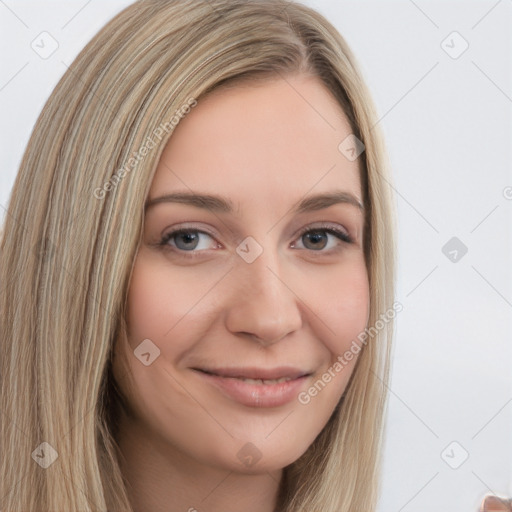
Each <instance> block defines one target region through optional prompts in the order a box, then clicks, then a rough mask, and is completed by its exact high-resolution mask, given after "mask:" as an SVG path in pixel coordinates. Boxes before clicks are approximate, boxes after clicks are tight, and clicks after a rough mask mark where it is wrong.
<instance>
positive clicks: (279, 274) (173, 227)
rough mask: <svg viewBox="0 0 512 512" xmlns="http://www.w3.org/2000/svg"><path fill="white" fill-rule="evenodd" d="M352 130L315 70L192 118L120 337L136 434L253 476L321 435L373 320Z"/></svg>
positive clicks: (213, 102)
mask: <svg viewBox="0 0 512 512" xmlns="http://www.w3.org/2000/svg"><path fill="white" fill-rule="evenodd" d="M350 133H351V130H350V126H349V123H348V121H347V119H346V117H345V115H344V114H343V112H342V111H341V109H340V107H339V106H338V104H337V103H336V101H335V99H334V98H333V97H332V96H331V95H330V93H329V91H328V90H327V89H326V88H325V87H324V86H323V84H322V83H321V82H320V81H319V80H318V79H317V78H312V77H306V76H302V75H298V76H293V77H287V78H286V80H285V79H278V80H275V81H273V82H265V83H264V84H261V83H260V84H258V85H254V86H253V85H251V86H243V87H242V86H240V87H236V88H234V89H232V90H221V89H219V90H217V91H215V92H214V93H213V94H212V95H210V96H209V97H206V98H204V99H200V100H199V102H198V104H197V106H195V107H194V108H192V109H191V111H190V113H188V114H187V115H186V116H185V117H184V118H183V119H182V120H181V121H180V123H179V125H178V126H177V127H176V128H175V131H174V133H173V135H172V137H171V139H170V142H169V143H168V145H167V147H166V148H165V151H164V153H163V154H162V157H161V160H160V164H159V166H158V169H157V172H156V175H155V178H154V181H153V183H152V186H151V190H150V193H149V197H148V207H147V210H146V215H145V225H144V235H143V241H142V244H141V247H140V250H139V252H138V255H137V258H136V262H135V266H134V270H133V275H132V279H131V282H130V288H129V297H128V317H127V322H128V339H127V340H125V339H119V340H118V342H117V344H116V352H117V353H119V351H124V353H125V355H126V356H127V357H128V361H129V368H128V369H126V368H121V367H120V364H121V363H120V362H119V361H120V359H119V357H115V358H114V372H115V373H114V374H115V376H116V380H117V382H118V385H119V387H120V388H121V390H122V393H123V394H124V395H125V396H126V399H127V401H128V404H129V409H130V416H129V419H128V421H127V423H125V424H124V428H127V429H130V428H134V429H135V428H136V429H137V431H138V432H139V435H147V436H148V437H150V438H151V442H154V443H158V445H159V447H160V449H161V451H162V453H167V454H169V456H170V457H172V456H173V455H172V454H180V456H181V457H188V458H189V460H194V461H195V462H199V463H201V464H205V465H208V466H214V467H221V468H225V469H228V470H230V471H238V472H249V473H251V472H252V473H254V472H264V471H268V470H276V469H279V468H283V467H284V466H286V465H288V464H290V463H291V462H293V461H295V460H296V459H297V458H298V457H300V456H301V455H302V454H303V453H304V452H305V451H306V449H307V448H308V446H309V445H310V444H311V443H312V442H313V440H314V439H315V437H316V436H317V435H318V434H319V433H320V431H321V430H322V428H323V427H324V426H325V424H326V422H327V421H328V419H329V417H330V416H331V414H332V412H333V410H334V408H335V406H336V404H337V403H338V401H339V400H340V397H341V396H342V394H343V392H344V390H345V388H346V386H347V383H348V381H349V377H350V375H351V373H352V371H353V368H354V366H355V363H356V360H357V357H358V354H357V353H354V352H355V351H353V352H352V358H351V359H350V360H348V358H347V357H344V354H345V352H346V351H347V350H349V348H350V347H351V346H353V345H351V344H352V342H353V340H356V338H357V335H358V334H359V333H360V332H361V331H363V330H364V328H365V327H366V322H367V320H368V314H369V285H368V276H367V269H366V266H365V258H364V252H363V226H364V213H363V211H362V207H360V206H358V205H359V204H360V203H362V191H361V183H360V177H359V164H358V162H359V159H356V160H354V159H353V158H351V159H349V158H347V157H345V156H344V154H343V153H342V151H341V150H340V149H339V148H338V146H339V145H340V143H341V142H342V141H344V139H345V138H346V137H347V136H348V135H349V134H350ZM127 179H129V178H127ZM178 194H179V196H178ZM193 195H194V197H193ZM196 195H197V196H199V195H201V196H212V197H208V198H206V199H204V200H203V201H201V200H199V199H197V198H195V196H196ZM317 195H318V196H321V195H326V197H325V198H324V199H322V198H320V197H318V198H315V197H316V196H317ZM314 198H315V199H314ZM333 198H334V199H333ZM301 203H304V204H303V205H302V207H299V205H300V204H301ZM177 230H184V231H183V232H181V234H179V233H178V234H176V231H177ZM330 230H333V231H330ZM341 360H343V363H341ZM340 367H341V368H340ZM126 370H127V371H128V373H129V374H130V378H131V380H132V381H133V383H134V386H133V388H132V387H129V386H128V381H127V379H126V375H125V372H126ZM260 379H262V380H260ZM276 379H280V380H279V381H278V382H276ZM140 433H142V434H140Z"/></svg>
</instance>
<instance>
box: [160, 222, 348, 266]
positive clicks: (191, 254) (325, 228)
mask: <svg viewBox="0 0 512 512" xmlns="http://www.w3.org/2000/svg"><path fill="white" fill-rule="evenodd" d="M310 232H311V233H316V232H325V233H330V234H331V235H333V236H335V237H336V238H338V239H339V240H341V241H342V242H345V243H347V244H352V243H354V240H353V239H352V237H351V236H350V235H349V234H347V233H346V232H345V231H342V230H341V229H338V228H335V227H333V226H331V225H325V224H324V225H319V226H316V227H314V228H309V227H308V228H304V229H303V230H301V231H300V233H299V234H298V236H297V238H301V237H302V236H304V235H305V234H307V233H310ZM183 233H202V234H205V235H208V236H210V237H212V238H213V235H211V234H210V233H208V232H207V231H202V230H200V229H193V228H179V229H176V230H174V231H170V232H169V233H167V234H165V235H164V236H163V237H162V239H161V240H160V242H159V243H158V246H159V247H161V248H162V249H165V250H170V251H173V252H178V253H181V254H183V255H184V256H185V257H186V258H195V257H198V256H199V254H200V253H201V252H203V251H184V250H182V249H178V248H176V247H173V246H171V245H168V242H169V240H171V239H172V238H173V237H175V236H177V235H180V234H183ZM306 250H307V249H306ZM333 250H336V249H330V250H329V251H323V250H319V251H313V250H311V252H318V253H325V254H329V253H330V252H332V251H333Z"/></svg>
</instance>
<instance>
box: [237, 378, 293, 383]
mask: <svg viewBox="0 0 512 512" xmlns="http://www.w3.org/2000/svg"><path fill="white" fill-rule="evenodd" d="M238 379H239V380H243V381H244V382H247V383H248V384H277V383H279V382H286V381H289V380H292V379H291V378H290V377H281V378H280V379H244V378H242V377H238Z"/></svg>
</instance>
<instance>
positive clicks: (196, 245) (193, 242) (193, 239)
mask: <svg viewBox="0 0 512 512" xmlns="http://www.w3.org/2000/svg"><path fill="white" fill-rule="evenodd" d="M200 235H206V236H207V237H210V238H212V236H211V235H210V234H209V233H206V232H205V231H199V230H198V229H189V228H181V229H176V230H174V231H171V232H169V233H167V234H166V235H164V236H163V238H162V240H161V241H160V244H159V245H161V246H170V247H171V248H176V249H178V250H180V251H185V252H191V251H193V250H194V249H208V247H204V246H203V247H201V243H200V242H201V240H200V239H201V237H200ZM170 241H172V242H173V243H172V244H169V242H170ZM203 245H204V244H203Z"/></svg>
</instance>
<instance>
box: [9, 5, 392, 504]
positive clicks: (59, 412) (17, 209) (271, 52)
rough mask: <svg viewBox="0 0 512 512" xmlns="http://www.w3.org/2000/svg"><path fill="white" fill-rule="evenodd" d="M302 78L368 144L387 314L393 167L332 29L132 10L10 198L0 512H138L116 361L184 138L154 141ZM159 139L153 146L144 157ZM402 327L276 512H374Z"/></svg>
mask: <svg viewBox="0 0 512 512" xmlns="http://www.w3.org/2000/svg"><path fill="white" fill-rule="evenodd" d="M296 72H308V73H311V74H314V75H316V76H318V77H319V78H321V80H322V81H323V82H324V83H325V84H326V86H327V87H328V88H329V90H330V91H331V92H332V93H333V94H334V96H335V97H336V98H337V100H338V101H339V103H340V105H341V107H342V108H343V111H344V112H345V113H346V115H347V117H348V119H349V121H350V124H351V126H352V131H353V133H354V134H355V135H356V136H357V137H358V138H359V139H360V140H361V141H363V143H364V145H365V148H366V149H365V151H364V152H363V153H362V154H361V156H360V157H359V158H360V162H361V169H362V187H363V195H364V202H365V206H366V211H367V218H366V228H365V229H366V239H365V256H366V262H367V267H368V272H369V281H370V294H371V297H370V318H369V325H372V326H373V325H374V324H375V322H376V321H377V319H378V318H379V314H382V313H383V312H385V311H386V310H389V308H390V307H391V305H392V302H393V298H394V268H395V262H394V218H395V215H394V207H393V204H392V197H391V195H390V185H389V177H388V170H387V169H388V163H387V157H386V155H385V149H384V144H383V141H382V135H381V134H380V131H379V127H378V126H377V125H376V122H377V117H376V113H375V109H374V106H373V103H372V100H371V97H370V94H369V92H368V89H367V87H366V85H365V84H364V82H363V79H362V76H361V73H360V71H359V69H358V67H357V64H356V61H355V59H354V56H353V54H352V53H351V51H350V49H349V47H348V46H347V44H346V42H345V40H344V39H343V38H342V37H341V36H340V34H339V33H338V32H337V31H336V29H335V28H334V27H333V26H332V25H331V24H330V23H329V22H328V21H327V20H326V19H325V18H324V17H323V16H321V15H320V14H318V13H317V12H315V11H314V10H312V9H310V8H308V7H305V6H303V5H300V4H297V3H295V2H288V1H286V0H261V1H244V0H208V1H201V2H200V1H197V0H193V1H188V0H187V1H183V0H179V1H178V0H143V1H138V2H135V3H134V4H133V5H131V6H129V7H127V8H126V9H125V10H123V11H122V12H121V13H120V14H118V15H117V16H116V17H115V18H114V19H112V20H111V21H110V22H109V23H108V24H107V25H106V26H105V27H104V28H103V29H102V30H101V31H100V32H99V33H98V34H97V35H96V36H95V37H94V38H93V39H92V41H91V42H90V43H89V44H88V45H87V46H86V47H85V49H84V50H83V51H82V52H81V53H80V54H79V56H78V57H77V58H76V60H75V61H74V62H73V64H72V65H71V66H70V68H69V69H68V71H67V72H66V73H65V74H64V76H63V77H62V79H61V80H60V82H59V83H58V85H57V87H56V88H55V90H54V92H53V93H52V95H51V97H50V98H49V100H48V102H47V103H46V105H45V107H44V109H43V111H42V113H41V114H40V116H39V119H38V121H37V123H36V125H35V127H34V130H33V133H32V135H31V138H30V141H29V144H28V147H27V149H26V152H25V154H24V157H23V160H22V163H21V166H20V169H19V173H18V175H17V178H16V182H15V184H14V188H13V190H12V195H11V199H10V203H9V207H8V211H7V214H6V218H5V224H4V231H3V233H2V240H1V246H0V283H1V287H2V290H1V292H2V293H1V297H0V318H1V325H2V328H1V329H2V330H1V338H0V341H1V350H0V353H1V362H0V379H1V380H0V384H1V403H0V408H1V412H2V415H1V430H0V436H1V447H2V457H1V466H0V467H1V473H0V486H1V489H0V496H1V497H2V499H3V503H0V508H1V509H2V510H3V512H21V511H23V512H26V511H35V510H41V511H42V510H44V511H52V512H53V511H59V512H60V511H73V510H75V511H78V510H80V511H84V512H85V511H93V510H94V511H96V510H109V511H110V512H114V511H123V512H127V511H131V510H132V508H131V506H130V503H129V500H128V496H127V493H126V488H125V481H124V479H123V475H122V473H121V471H120V467H119V464H118V456H119V455H118V452H117V445H116V432H117V431H116V423H115V413H114V411H115V408H116V407H117V406H118V403H119V402H118V401H119V400H122V397H120V396H119V394H118V393H117V390H116V387H115V384H114V381H113V378H112V373H111V356H112V349H113V344H114V342H115V340H116V339H117V336H119V333H120V332H121V330H122V329H123V325H124V324H123V321H124V318H125V301H126V296H127V290H128V286H129V280H130V275H131V270H132V266H133V262H134V260H135V256H136V254H137V250H138V244H139V240H140V236H141V232H142V225H143V212H144V203H145V201H146V198H147V194H148V192H149V187H150V185H151V182H152V178H153V175H154V172H155V170H156V167H157V164H158V161H159V158H160V154H161V152H162V150H163V148H164V146H165V144H166V142H167V141H168V139H169V137H170V136H172V129H171V130H164V133H163V136H161V139H158V138H157V137H155V136H154V135H155V133H160V132H155V131H156V130H158V129H159V127H160V131H162V130H161V127H162V126H164V127H165V126H167V127H169V126H170V125H169V120H170V119H172V118H173V116H175V115H176V112H179V111H180V109H181V108H182V107H183V105H185V104H187V102H189V101H190V99H191V98H192V99H194V100H199V99H200V98H201V97H202V96H204V95H205V94H207V93H208V92H210V91H212V90H214V89H215V88H217V87H220V86H221V85H226V84H228V85H229V84H236V83H239V82H240V81H243V80H255V79H257V78H259V77H263V78H265V77H272V76H274V77H276V76H279V75H281V76H284V75H286V74H290V73H296ZM166 123H167V125H166ZM148 137H149V138H152V139H158V140H156V141H154V146H155V147H152V149H150V150H149V151H146V153H145V155H144V157H143V158H134V155H139V151H140V148H141V147H143V146H144V144H145V143H146V141H148ZM340 142H341V141H340ZM130 159H133V160H130ZM127 162H131V164H130V166H129V167H127ZM121 169H124V172H120V170H121ZM392 324H393V322H387V323H386V325H385V326H384V327H383V328H382V329H381V330H379V333H378V335H376V336H374V337H372V338H371V339H370V340H369V341H368V343H366V344H365V346H364V347H363V349H362V350H361V352H360V354H359V358H358V360H357V364H356V367H355V370H354V373H353V375H352V377H351V379H350V382H349V385H348V387H347V389H346V392H345V393H344V396H343V397H342V399H341V400H340V403H339V404H338V406H337V408H336V410H335V411H334V413H333V415H332V417H331V418H330V420H329V422H328V424H327V425H326V426H325V428H324V429H323V430H322V432H321V433H320V434H319V436H318V437H317V438H316V440H315V441H314V442H313V444H312V445H311V446H310V447H309V448H308V450H307V451H306V452H305V453H304V455H303V456H302V457H301V458H300V459H299V460H297V461H296V462H295V463H293V464H291V465H290V466H288V467H287V468H285V470H284V472H283V481H282V485H281V490H280V495H279V499H278V501H279V502H278V508H277V510H279V511H280V512H299V511H304V512H305V511H308V512H320V511H321V512H339V511H340V510H343V511H344V512H361V511H362V510H364V511H366V512H371V511H374V510H375V507H376V503H377V499H378V494H379V485H380V484H379V482H380V480H379V471H380V453H381V444H382V440H383V431H384V428H383V427H384V423H383V419H384V417H385V410H386V405H387V393H386V387H387V382H388V378H389V367H390V355H391V352H390V351H391V339H392ZM42 442H47V443H48V444H49V445H51V447H53V448H54V449H55V450H56V452H57V454H58V458H57V460H56V461H55V462H54V463H53V464H51V465H50V466H49V467H48V468H46V469H43V468H42V467H41V466H40V465H38V464H36V463H35V460H36V457H35V456H34V455H33V452H34V450H36V448H37V447H38V446H39V445H40V444H41V443H42ZM43 448H47V447H46V445H43Z"/></svg>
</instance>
